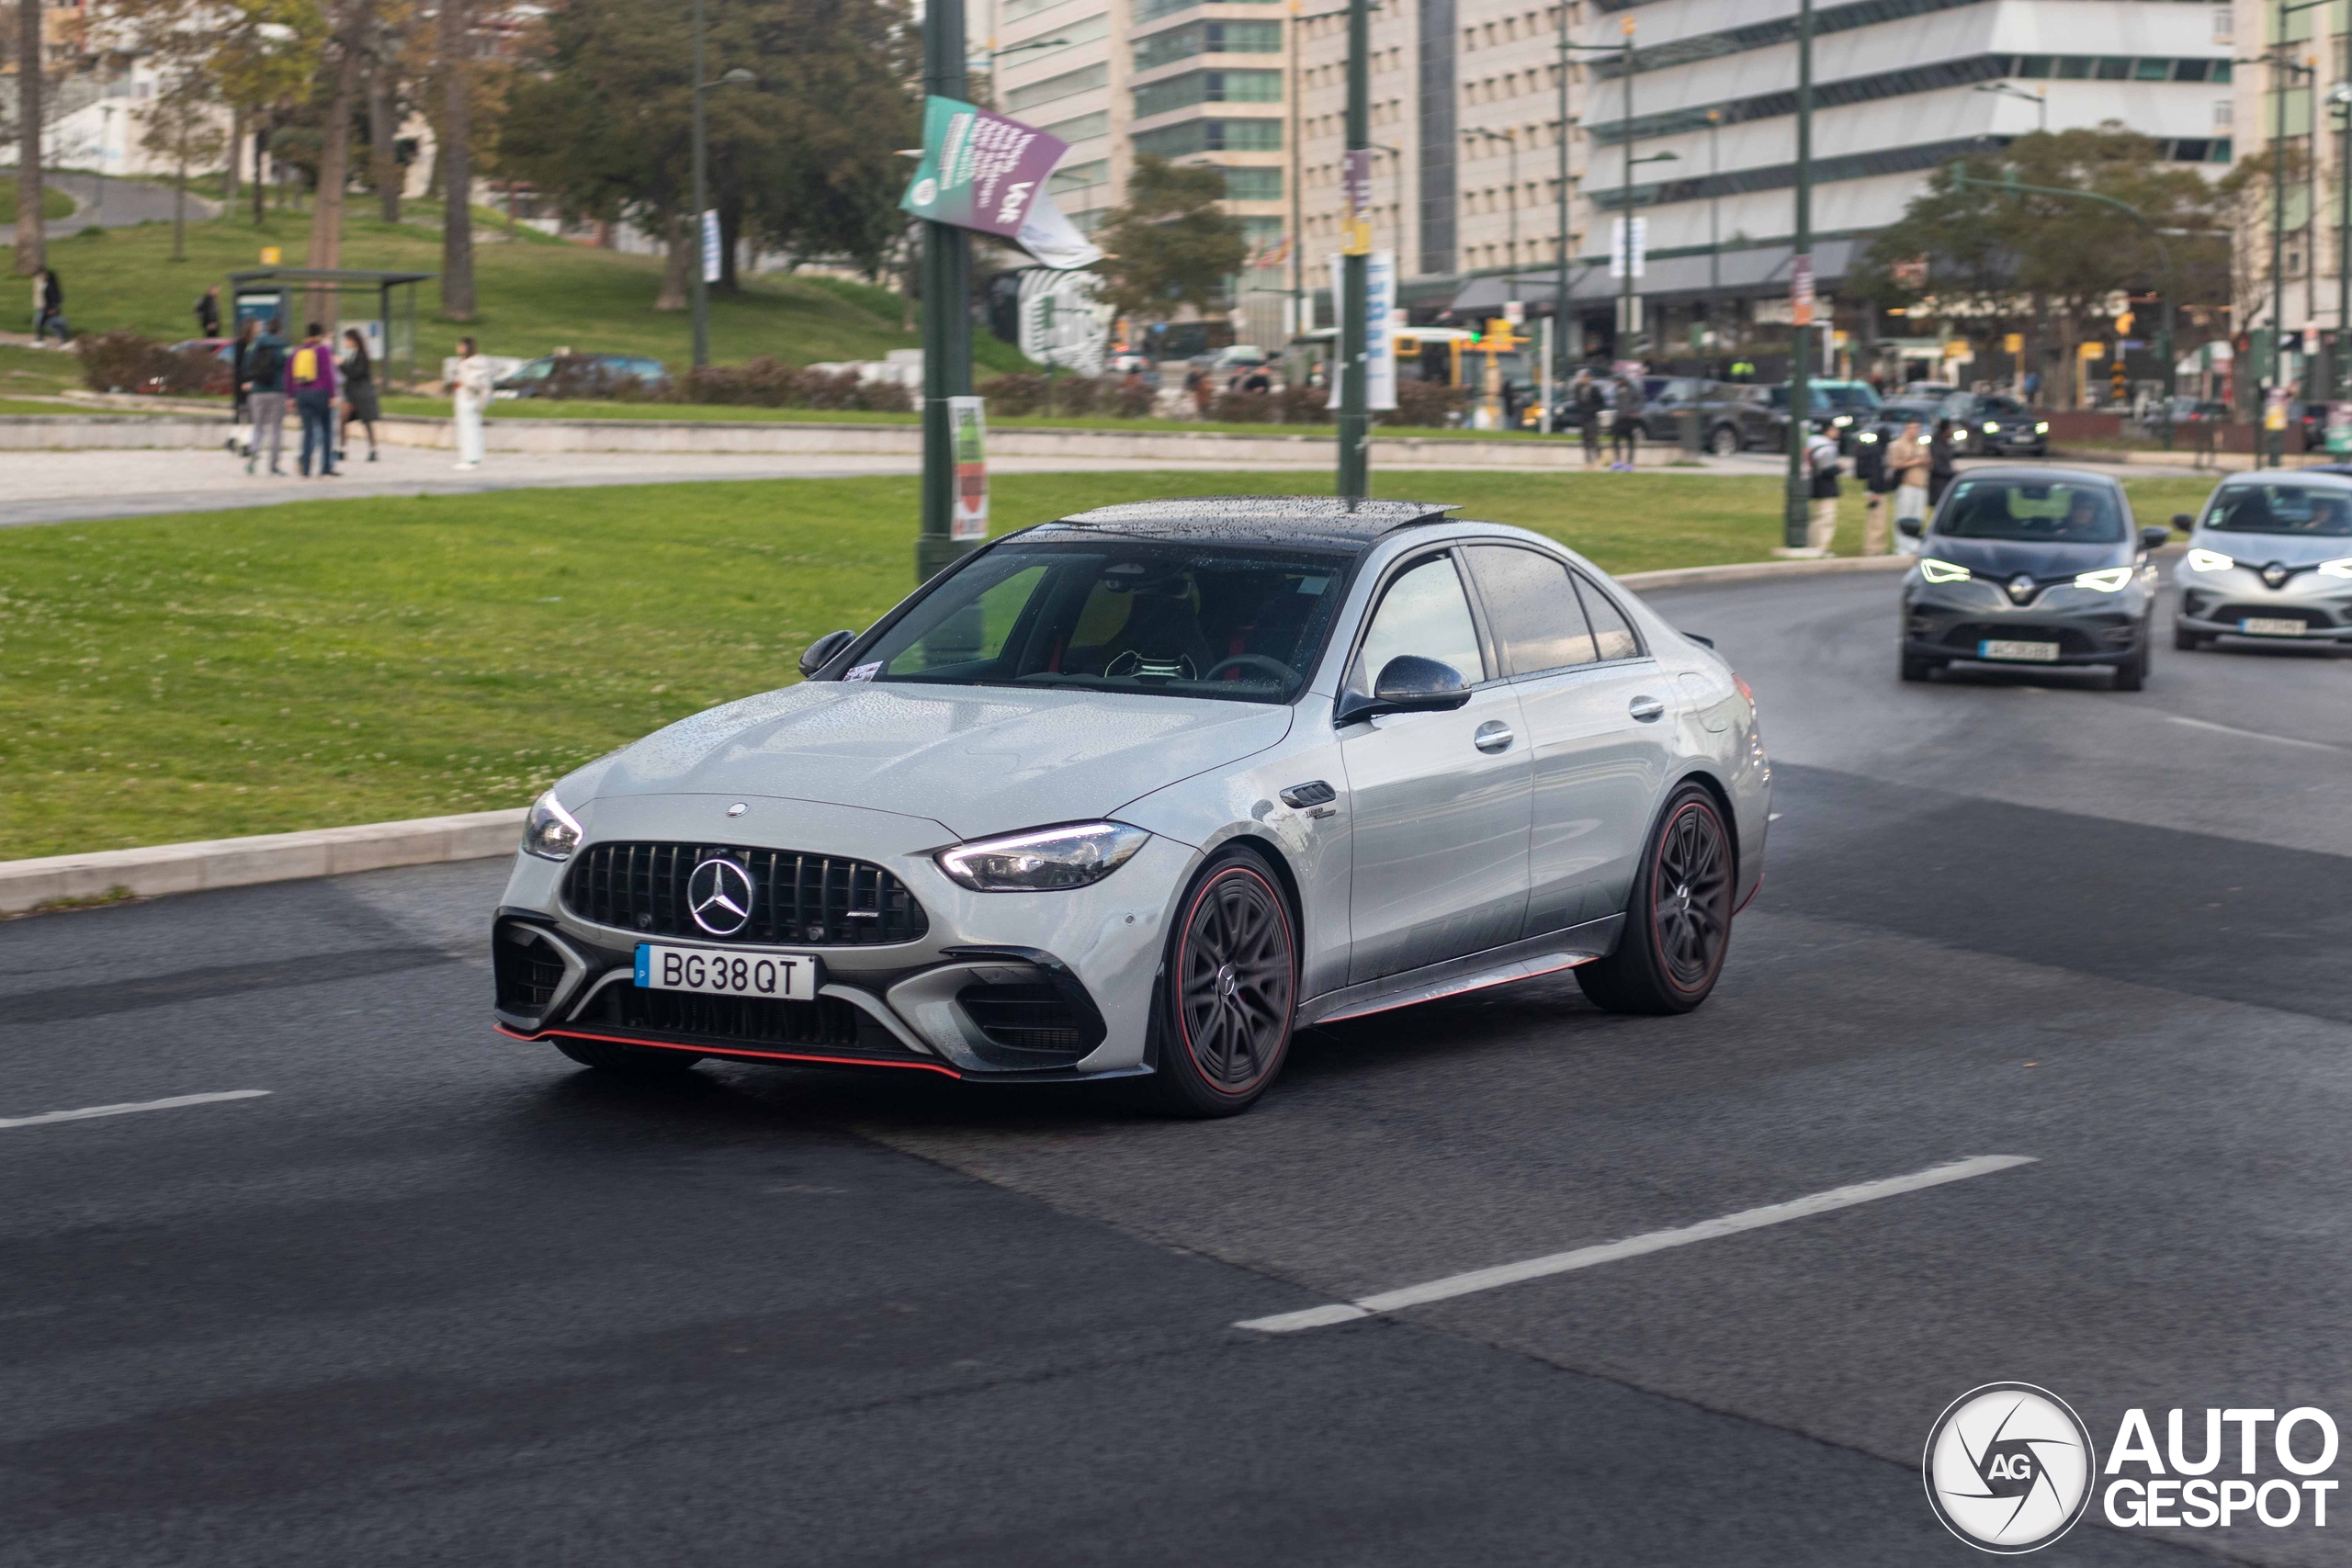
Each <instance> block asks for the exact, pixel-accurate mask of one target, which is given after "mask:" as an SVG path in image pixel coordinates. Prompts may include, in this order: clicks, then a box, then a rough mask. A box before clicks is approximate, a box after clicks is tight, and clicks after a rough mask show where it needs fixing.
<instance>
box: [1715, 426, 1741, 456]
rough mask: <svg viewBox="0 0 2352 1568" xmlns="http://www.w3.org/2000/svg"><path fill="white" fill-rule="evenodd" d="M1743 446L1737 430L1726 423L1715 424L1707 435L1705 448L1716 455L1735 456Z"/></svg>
mask: <svg viewBox="0 0 2352 1568" xmlns="http://www.w3.org/2000/svg"><path fill="white" fill-rule="evenodd" d="M1742 446H1744V443H1742V442H1741V440H1740V439H1739V432H1738V431H1737V430H1736V429H1734V428H1733V427H1732V426H1730V425H1728V424H1719V425H1717V426H1715V428H1714V429H1713V431H1711V432H1709V433H1708V435H1707V450H1708V451H1709V452H1712V453H1713V454H1714V455H1715V456H1716V457H1733V456H1736V454H1737V453H1738V452H1739V451H1740V450H1741V448H1742Z"/></svg>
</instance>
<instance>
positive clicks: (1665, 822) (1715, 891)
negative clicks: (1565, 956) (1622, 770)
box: [1576, 784, 1734, 1013]
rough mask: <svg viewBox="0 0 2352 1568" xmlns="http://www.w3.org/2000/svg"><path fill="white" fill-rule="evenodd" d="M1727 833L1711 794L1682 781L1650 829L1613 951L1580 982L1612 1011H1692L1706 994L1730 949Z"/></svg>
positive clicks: (1582, 971)
mask: <svg viewBox="0 0 2352 1568" xmlns="http://www.w3.org/2000/svg"><path fill="white" fill-rule="evenodd" d="M1733 872H1734V866H1733V860H1732V842H1731V832H1730V830H1729V829H1727V828H1726V827H1725V826H1724V818H1723V813H1722V811H1721V810H1720V809H1719V808H1718V807H1717V806H1716V804H1715V797H1714V796H1713V795H1711V794H1710V793H1708V791H1707V790H1706V789H1705V788H1704V787H1703V786H1702V785H1700V784H1684V785H1683V786H1682V787H1681V788H1679V789H1678V790H1676V791H1675V792H1674V794H1673V795H1671V796H1670V797H1669V798H1668V801H1667V803H1666V809H1665V810H1664V811H1663V812H1662V813H1660V814H1659V817H1658V822H1657V827H1656V828H1655V829H1652V831H1651V834H1650V841H1649V844H1648V847H1647V849H1646V850H1645V852H1644V854H1643V856H1642V869H1641V872H1640V874H1638V875H1636V876H1635V877H1634V896H1633V899H1632V901H1631V902H1630V903H1629V905H1628V906H1627V908H1626V910H1625V930H1624V933H1623V935H1622V936H1621V937H1620V938H1619V939H1618V942H1617V951H1616V952H1615V953H1611V954H1610V955H1609V956H1608V957H1606V958H1603V959H1600V960H1599V961H1597V962H1595V963H1591V964H1583V965H1581V966H1579V967H1578V968H1577V972H1576V975H1577V985H1578V986H1580V987H1582V988H1583V990H1584V994H1585V995H1586V996H1587V997H1589V998H1591V1000H1592V1001H1593V1003H1594V1004H1595V1005H1596V1006H1599V1007H1600V1008H1603V1009H1605V1010H1608V1011H1611V1012H1634V1013H1678V1012H1689V1011H1690V1010H1691V1009H1692V1008H1695V1007H1697V1006H1698V1005H1699V1004H1700V1003H1701V1002H1703V1001H1705V1000H1706V999H1707V996H1708V993H1709V992H1711V991H1713V989H1714V988H1715V980H1716V977H1717V976H1720V975H1721V974H1722V973H1723V966H1724V953H1726V952H1728V951H1729V949H1730V946H1731V916H1732V885H1733Z"/></svg>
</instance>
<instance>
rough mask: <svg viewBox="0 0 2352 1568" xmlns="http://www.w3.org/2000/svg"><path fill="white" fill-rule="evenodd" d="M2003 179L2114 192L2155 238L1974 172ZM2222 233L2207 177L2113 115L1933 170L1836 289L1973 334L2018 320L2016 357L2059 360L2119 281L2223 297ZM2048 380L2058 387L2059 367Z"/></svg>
mask: <svg viewBox="0 0 2352 1568" xmlns="http://www.w3.org/2000/svg"><path fill="white" fill-rule="evenodd" d="M1954 175H1966V176H1967V179H1968V183H1967V184H1965V185H1962V183H1960V182H1959V181H1958V180H1957V179H1955V178H1954ZM2007 179H2015V180H2016V181H2018V183H2020V184H2022V185H2031V186H2050V187H2052V188H2055V189H2060V190H2079V191H2087V192H2093V193H2096V194H2098V195H2100V196H2104V197H2112V198H2113V199H2115V200H2118V201H2122V202H2125V203H2128V204H2129V205H2131V206H2132V207H2134V208H2137V209H2139V210H2140V212H2141V213H2142V214H2143V215H2144V216H2145V217H2146V219H2147V220H2148V222H2149V223H2150V224H2152V225H2154V227H2155V228H2156V229H2157V230H2159V231H2162V233H2163V234H2164V235H2165V242H2164V244H2163V246H2162V247H2160V246H2159V245H2158V243H2156V241H2155V240H2154V239H2152V238H2151V237H2150V235H2149V233H2148V231H2147V229H2146V228H2143V226H2142V225H2140V224H2138V223H2135V222H2133V221H2132V220H2131V218H2130V217H2129V216H2128V215H2126V214H2124V213H2120V212H2118V211H2116V210H2115V209H2113V208H2111V207H2108V206H2106V205H2104V204H2102V203H2099V202H2092V201H2083V200H2078V199H2075V198H2072V197H2059V196H2043V195H2036V194H2033V193H2030V192H2019V193H2017V194H2014V195H2013V194H2011V193H2009V192H2007V191H2005V190H2001V189H1999V188H1997V186H1988V185H1985V184H1980V183H1978V182H1998V181H2002V180H2007ZM2223 234H2224V226H2223V223H2222V198H2221V197H2220V196H2219V195H2218V193H2217V191H2216V188H2215V187H2214V186H2211V185H2209V184H2208V183H2207V182H2206V180H2205V177H2204V176H2203V175H2199V173H2198V172H2197V171H2196V170H2195V169H2194V168H2191V167H2188V166H2186V165H2183V164H2170V163H2166V162H2165V161H2164V159H2163V157H2162V149H2161V148H2160V147H2159V145H2158V144H2157V143H2156V142H2155V141H2153V140H2152V139H2150V138H2148V137H2145V136H2143V135H2141V134H2140V133H2139V132H2137V131H2133V130H2126V129H2125V128H2124V127H2122V126H2121V125H2120V124H2116V123H2113V122H2109V123H2108V124H2105V125H2101V126H2099V127H2098V128H2096V129H2092V130H2061V131H2051V132H2039V131H2037V132H2034V133H2031V134H2030V135H2026V136H2020V137H2018V139H2017V140H2016V141H2012V142H2011V143H2009V145H2008V146H2007V148H2006V149H2004V150H2003V151H2002V152H1998V153H1986V154H1983V155H1979V156H1976V157H1972V158H1963V159H1960V160H1957V161H1956V162H1954V163H1952V164H1947V165H1946V166H1945V167H1943V168H1941V169H1939V170H1938V171H1936V173H1935V174H1934V175H1932V176H1931V177H1930V179H1929V181H1928V189H1927V190H1926V191H1924V192H1922V193H1921V194H1920V195H1919V196H1917V197H1914V198H1913V199H1912V201H1911V203H1910V205H1909V206H1908V207H1907V208H1905V210H1904V214H1903V217H1902V218H1901V219H1900V220H1897V221H1896V222H1894V224H1892V225H1890V226H1889V227H1888V228H1886V229H1883V230H1882V231H1880V232H1879V235H1878V237H1877V238H1876V239H1875V240H1874V241H1872V242H1871V246H1870V249H1869V251H1868V252H1867V253H1866V254H1865V256H1864V258H1863V262H1862V264H1861V265H1860V267H1859V268H1858V269H1857V272H1856V276H1855V277H1854V280H1853V282H1852V284H1851V285H1849V288H1850V291H1851V292H1853V293H1855V294H1857V295H1858V296H1860V297H1861V298H1864V299H1869V300H1870V301H1871V303H1872V308H1873V309H1879V308H1883V307H1884V306H1886V305H1889V304H1894V303H1902V302H1917V301H1919V300H1923V299H1925V300H1932V301H1933V303H1934V304H1935V305H1936V307H1937V308H1938V309H1939V310H1942V311H1945V312H1947V313H1948V314H1949V315H1950V316H1951V317H1952V318H1953V319H1954V320H1955V321H1957V322H1958V323H1959V324H1960V325H1961V326H1962V330H1963V331H1965V332H1967V333H1968V334H1969V335H1970V336H1971V337H1972V338H1974V339H1976V340H1978V341H1982V342H1988V343H1989V342H1990V341H1991V340H1992V339H1993V338H1995V337H1996V336H1997V335H1999V334H2000V333H2007V332H2018V333H2023V334H2024V335H2025V337H2026V339H2027V353H2028V355H2030V356H2031V357H2033V358H2038V359H2040V360H2042V361H2054V362H2055V364H2056V365H2057V366H2059V367H2064V366H2068V365H2071V364H2072V363H2073V356H2074V354H2075V348H2076V345H2077V344H2080V343H2081V342H2083V341H2084V338H2085V336H2086V333H2088V332H2089V331H2091V330H2095V329H2096V328H2097V327H2098V325H2099V324H2101V323H2103V322H2104V321H2107V320H2108V319H2109V310H2110V309H2111V305H2112V301H2113V299H2114V298H2115V297H2116V296H2117V295H2118V294H2119V293H2120V294H2124V295H2131V294H2156V293H2161V291H2162V290H2163V289H2164V288H2165V287H2166V286H2167V285H2168V284H2169V285H2170V286H2171V287H2172V288H2174V290H2175V296H2176V297H2175V299H2174V304H2175V305H2176V306H2177V307H2178V306H2184V305H2187V304H2188V303H2190V302H2192V301H2202V300H2205V299H2212V298H2216V297H2219V298H2224V299H2225V298H2226V297H2227V288H2226V283H2225V282H2224V281H2222V278H2221V277H2220V276H2217V275H2216V273H2215V271H2214V267H2215V264H2216V263H2217V262H2219V263H2221V264H2222V265H2226V251H2227V245H2226V241H2225V240H2224V238H2223ZM2165 250H2169V251H2170V253H2171V258H2172V262H2173V265H2174V272H2175V276H2172V277H2170V278H2167V277H2166V276H2165V266H2164V252H2165ZM1922 261H1924V262H1925V263H1926V265H1925V268H1924V269H1918V267H1917V264H1918V263H1920V262H1922ZM2217 284H2219V285H2220V288H2219V293H2218V296H2217V294H2216V288H2217ZM2054 379H2055V380H2057V381H2058V382H2059V383H2060V384H2062V385H2065V386H2067V387H2069V389H2070V388H2071V378H2065V377H2060V378H2054ZM2069 398H2070V399H2071V391H2070V392H2069Z"/></svg>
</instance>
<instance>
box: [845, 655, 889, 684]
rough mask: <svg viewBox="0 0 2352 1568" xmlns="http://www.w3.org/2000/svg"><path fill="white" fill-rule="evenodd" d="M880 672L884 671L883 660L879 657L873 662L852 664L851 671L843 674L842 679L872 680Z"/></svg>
mask: <svg viewBox="0 0 2352 1568" xmlns="http://www.w3.org/2000/svg"><path fill="white" fill-rule="evenodd" d="M880 673H882V661H881V660H878V659H877V660H875V661H874V662H873V663H871V664H857V665H853V666H851V668H850V671H849V673H848V674H846V675H843V676H842V680H843V681H871V680H872V679H874V677H876V675H879V674H880Z"/></svg>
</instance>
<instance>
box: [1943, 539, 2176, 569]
mask: <svg viewBox="0 0 2352 1568" xmlns="http://www.w3.org/2000/svg"><path fill="white" fill-rule="evenodd" d="M2132 553H2133V552H2132V548H2131V543H2130V541H2128V540H2125V541H2119V542H2118V543H2115V544H2112V545H2045V544H2018V543H2014V542H2012V541H2010V540H2007V539H1955V538H1953V537H1952V536H1951V535H1949V534H1930V535H1928V537H1927V540H1926V543H1925V544H1924V545H1923V546H1922V547H1921V549H1920V554H1922V555H1928V556H1933V557H1934V558H1936V559H1938V560H1948V561H1950V562H1951V564H1952V565H1954V566H1964V567H1966V568H1967V569H1968V570H1970V571H1971V572H1972V573H1973V574H1974V575H1976V576H1978V577H1989V578H1994V579H1996V580H1997V579H2001V578H2009V577H2016V576H2018V574H2019V573H2023V574H2024V575H2025V576H2028V577H2031V578H2036V579H2040V578H2046V577H2067V576H2071V575H2072V574H2074V573H2075V572H2078V571H2096V570H2098V569H2099V568H2100V567H2103V566H2125V565H2129V564H2130V562H2131V558H2132Z"/></svg>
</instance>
